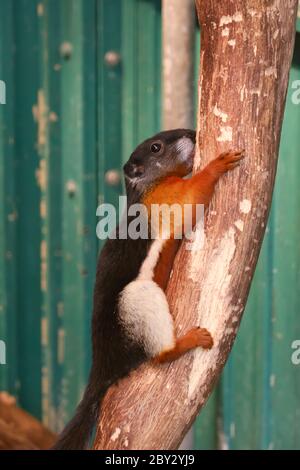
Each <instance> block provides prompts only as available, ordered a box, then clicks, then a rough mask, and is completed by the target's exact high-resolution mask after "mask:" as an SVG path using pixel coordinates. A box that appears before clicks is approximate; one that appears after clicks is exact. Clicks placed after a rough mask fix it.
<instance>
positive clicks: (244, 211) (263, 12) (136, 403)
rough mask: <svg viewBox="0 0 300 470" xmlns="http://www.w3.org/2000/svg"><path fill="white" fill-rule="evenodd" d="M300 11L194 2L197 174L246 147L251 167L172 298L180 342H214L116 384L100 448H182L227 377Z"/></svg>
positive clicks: (233, 183)
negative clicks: (199, 331) (195, 335)
mask: <svg viewBox="0 0 300 470" xmlns="http://www.w3.org/2000/svg"><path fill="white" fill-rule="evenodd" d="M297 3H298V2H297V0H268V1H266V2H264V5H263V6H262V2H261V1H260V0H235V1H234V2H232V1H229V0H202V1H201V0H197V1H196V5H197V11H198V16H199V18H200V22H201V26H202V39H201V41H202V42H201V67H200V69H201V75H200V83H199V86H200V100H199V114H198V144H197V156H196V162H195V167H196V168H198V166H199V165H200V155H201V167H203V166H204V165H205V164H206V163H207V162H208V161H210V160H211V159H213V158H215V157H216V156H217V155H218V154H219V153H220V152H222V151H224V150H228V149H229V148H234V149H242V148H245V149H246V152H245V153H246V159H245V160H244V162H243V163H242V165H241V167H240V169H237V170H234V171H233V172H230V174H227V175H226V176H225V177H223V178H222V181H221V182H220V183H219V184H218V187H217V190H216V195H215V197H214V199H213V202H212V204H211V207H210V211H209V214H208V216H207V220H206V225H205V227H206V228H205V234H206V237H205V242H204V247H203V249H201V250H200V251H197V252H193V251H192V252H191V251H188V250H186V249H185V245H184V244H183V246H182V247H181V250H180V252H179V254H178V256H177V258H176V262H175V267H174V271H173V276H172V278H171V280H170V283H169V286H168V292H167V294H168V300H169V303H170V307H171V310H172V312H173V313H174V317H175V321H176V326H177V331H178V333H180V332H184V331H186V330H188V329H189V328H190V327H192V326H194V325H201V326H203V327H206V328H208V329H209V330H210V331H211V333H212V335H213V337H214V342H215V344H214V347H213V349H212V350H211V351H203V350H201V349H199V350H197V351H194V352H193V353H191V354H188V355H186V356H185V357H183V358H182V359H180V360H178V361H176V362H175V363H173V364H171V365H166V366H163V367H151V366H150V365H148V364H147V365H145V366H143V367H141V368H140V369H139V370H138V371H136V372H134V373H133V374H132V375H131V376H130V377H129V378H127V379H125V380H123V381H122V382H120V383H119V384H118V385H117V386H115V387H112V388H111V389H110V390H109V392H108V394H107V396H106V397H105V400H104V403H103V405H102V411H101V417H100V421H99V427H98V432H97V436H96V440H95V448H96V449H100V448H101V449H174V448H176V447H177V446H178V445H179V444H180V442H181V440H182V437H183V436H184V434H185V433H186V431H187V430H188V428H189V427H190V426H191V424H192V422H193V420H194V419H195V417H196V415H197V413H198V412H199V410H200V409H201V407H202V406H203V404H204V403H205V401H206V399H207V397H208V396H209V394H210V392H211V390H212V388H213V385H214V383H215V381H216V380H217V379H218V377H219V375H220V373H221V371H222V368H223V366H224V364H225V361H226V359H227V357H228V354H229V352H230V350H231V347H232V344H233V341H234V339H235V336H236V334H237V330H238V326H239V323H240V319H241V316H242V313H243V311H244V307H245V304H246V300H247V296H248V292H249V288H250V283H251V280H252V276H253V273H254V270H255V266H256V262H257V258H258V255H259V250H260V246H261V242H262V239H263V235H264V231H265V227H266V223H267V217H268V213H269V208H270V204H271V197H272V191H273V183H274V178H275V173H276V164H277V155H278V148H279V141H280V132H281V125H282V119H283V111H284V103H285V97H286V90H287V83H288V73H289V68H290V63H291V58H292V51H293V44H294V36H295V19H296V11H297ZM158 314H159V312H158ZM245 360H246V358H245Z"/></svg>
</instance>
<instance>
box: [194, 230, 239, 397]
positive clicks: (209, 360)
mask: <svg viewBox="0 0 300 470" xmlns="http://www.w3.org/2000/svg"><path fill="white" fill-rule="evenodd" d="M235 249H236V242H235V230H234V228H233V227H231V228H230V229H229V230H228V231H227V232H226V233H225V234H224V235H223V237H222V238H221V240H220V241H219V244H218V246H217V247H216V249H215V250H214V251H213V253H212V255H211V259H210V261H209V264H208V265H207V269H208V272H207V274H206V277H205V280H204V281H203V284H202V286H201V297H200V299H199V302H198V306H197V314H198V319H197V322H198V324H200V325H205V327H206V328H207V329H208V330H209V331H211V333H212V336H213V338H214V346H213V348H212V349H211V350H209V351H203V350H201V349H197V350H195V351H194V352H193V354H194V358H193V362H192V368H191V372H190V375H189V387H188V397H189V399H192V397H193V396H194V394H195V392H196V391H197V395H199V384H200V383H205V380H204V376H205V375H207V372H208V371H209V370H213V368H214V367H215V364H217V361H218V357H219V353H220V350H219V348H220V340H221V338H222V336H223V331H224V324H226V321H227V320H228V318H229V316H230V315H231V314H232V306H231V294H230V282H231V274H230V265H231V261H232V259H233V257H234V253H235ZM205 251H206V247H205V246H204V249H203V250H199V252H197V254H194V256H193V257H192V258H191V263H190V269H189V273H188V278H189V279H190V280H192V281H193V282H195V283H198V282H199V263H201V262H202V263H203V255H204V253H205ZM212 288H213V289H214V295H212ZM220 298H222V302H220ZM203 392H204V391H203ZM200 398H201V397H200Z"/></svg>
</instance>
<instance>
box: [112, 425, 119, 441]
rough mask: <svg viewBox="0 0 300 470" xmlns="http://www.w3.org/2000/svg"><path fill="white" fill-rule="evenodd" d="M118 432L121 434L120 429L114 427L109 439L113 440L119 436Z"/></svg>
mask: <svg viewBox="0 0 300 470" xmlns="http://www.w3.org/2000/svg"><path fill="white" fill-rule="evenodd" d="M120 434H121V429H120V428H116V429H115V431H114V432H113V434H112V435H111V437H110V440H111V441H113V442H115V441H116V440H117V439H118V437H119V436H120Z"/></svg>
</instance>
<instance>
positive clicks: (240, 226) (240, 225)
mask: <svg viewBox="0 0 300 470" xmlns="http://www.w3.org/2000/svg"><path fill="white" fill-rule="evenodd" d="M234 225H235V226H236V228H237V229H238V230H239V231H240V232H242V231H243V230H244V222H243V221H242V220H241V219H239V220H236V221H235V222H234Z"/></svg>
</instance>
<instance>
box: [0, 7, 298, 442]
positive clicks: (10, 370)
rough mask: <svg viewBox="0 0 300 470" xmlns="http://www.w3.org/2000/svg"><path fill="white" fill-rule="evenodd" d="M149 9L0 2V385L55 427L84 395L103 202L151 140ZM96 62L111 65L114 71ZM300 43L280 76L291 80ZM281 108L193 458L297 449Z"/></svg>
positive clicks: (154, 93) (290, 150) (153, 42)
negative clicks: (258, 215)
mask: <svg viewBox="0 0 300 470" xmlns="http://www.w3.org/2000/svg"><path fill="white" fill-rule="evenodd" d="M160 23H161V5H160V0H44V1H41V0H40V1H38V0H1V1H0V79H1V80H4V81H5V82H6V86H7V98H6V101H7V104H6V105H0V127H1V134H0V188H1V197H0V224H1V225H0V263H1V265H0V296H1V297H0V302H1V305H0V339H4V340H5V341H6V344H7V365H6V366H0V388H1V389H6V390H9V391H10V392H12V393H14V394H16V395H17V396H18V398H19V401H20V403H21V405H22V406H24V407H25V408H26V409H27V410H29V411H30V412H31V413H33V414H35V415H36V416H38V417H42V418H43V420H44V422H45V423H47V424H48V425H49V426H50V427H51V428H53V429H59V428H61V427H62V425H63V422H65V421H66V419H67V418H68V417H69V416H70V415H71V414H72V412H73V410H74V407H75V404H76V403H77V401H78V399H79V397H80V394H81V393H82V390H83V388H84V385H85V381H86V377H87V373H88V365H89V357H90V340H89V321H90V314H91V301H92V289H93V281H94V273H95V264H96V253H97V250H98V243H97V240H96V236H95V228H96V223H97V219H96V215H95V213H96V207H97V204H98V203H99V202H102V201H103V200H105V201H106V202H113V203H116V201H117V197H118V195H119V194H120V192H121V190H122V186H121V184H117V185H115V186H110V185H109V184H108V183H107V182H106V180H105V174H106V172H107V171H109V170H114V169H116V170H120V168H121V165H122V162H123V161H124V160H126V159H127V158H128V155H129V154H130V152H131V150H132V148H133V147H134V146H135V145H136V144H137V143H138V142H139V141H140V140H142V139H144V138H145V137H146V136H148V135H151V134H152V133H154V132H156V131H157V130H159V129H160V49H161V48H160V42H161V39H160V30H161V24H160ZM108 51H115V52H117V53H118V54H120V57H121V60H120V62H118V61H117V60H116V64H115V65H114V66H112V65H109V64H108V63H107V60H105V54H106V53H107V52H108ZM299 63H300V41H297V44H296V53H295V59H294V63H293V69H292V76H291V80H295V79H300V71H299V66H300V64H299ZM291 93H292V90H291V86H290V90H289V96H288V102H287V103H288V104H287V110H286V117H285V124H284V132H283V140H282V146H281V159H280V164H279V174H278V179H277V186H276V192H275V197H274V202H273V210H272V215H271V218H270V221H269V225H268V231H267V235H266V239H265V243H264V248H263V252H262V255H261V258H260V262H259V266H258V269H257V272H256V277H255V280H254V282H253V286H252V291H251V296H250V300H249V303H248V307H247V312H246V314H245V317H244V320H243V323H242V326H241V330H240V333H239V337H238V339H237V342H236V345H235V347H234V351H233V353H232V354H231V358H230V361H229V363H228V364H227V366H226V370H225V372H224V374H223V377H222V380H221V383H220V385H219V387H218V389H217V390H216V391H215V393H214V395H213V396H212V397H211V399H210V401H209V403H208V405H207V407H206V409H205V410H204V412H203V414H202V416H201V417H200V418H199V420H198V422H197V425H196V432H195V448H216V447H220V446H223V447H226V446H227V447H229V448H234V449H238V448H280V449H284V448H298V449H299V448H300V426H299V422H300V402H299V396H300V369H299V367H300V366H298V368H297V366H295V365H292V363H291V359H290V357H291V352H292V350H291V343H292V341H293V340H295V339H300V321H299V318H297V316H298V315H299V313H298V312H299V307H300V305H299V303H300V302H299V300H298V295H297V294H298V292H297V289H298V288H299V286H300V275H299V273H300V247H299V243H298V240H299V236H298V233H299V229H300V219H299V210H298V207H297V203H298V201H299V202H300V189H299V185H298V184H297V183H298V181H297V175H298V173H297V170H299V171H300V167H299V160H298V159H297V153H298V151H299V150H300V149H299V143H298V142H299V139H298V127H299V126H300V106H296V105H293V104H292V102H291Z"/></svg>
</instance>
